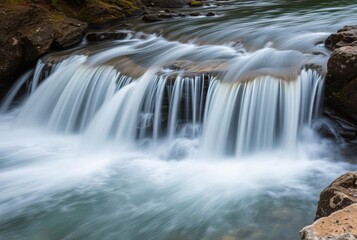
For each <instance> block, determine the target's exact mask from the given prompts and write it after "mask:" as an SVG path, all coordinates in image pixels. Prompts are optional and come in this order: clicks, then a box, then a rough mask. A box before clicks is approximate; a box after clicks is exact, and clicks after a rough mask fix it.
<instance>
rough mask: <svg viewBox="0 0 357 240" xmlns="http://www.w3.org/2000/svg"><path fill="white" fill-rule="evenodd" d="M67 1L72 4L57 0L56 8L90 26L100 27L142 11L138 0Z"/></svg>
mask: <svg viewBox="0 0 357 240" xmlns="http://www.w3.org/2000/svg"><path fill="white" fill-rule="evenodd" d="M68 2H72V4H69V3H68V4H66V3H65V2H64V1H58V4H57V5H56V9H57V10H60V11H62V12H65V13H66V15H67V16H68V17H71V18H75V19H78V20H80V21H83V22H86V23H87V24H88V25H89V27H91V28H101V27H103V26H106V25H109V24H112V23H117V22H118V21H122V20H125V19H127V18H129V17H133V16H140V15H141V14H142V13H143V12H144V10H143V7H144V6H143V4H142V3H141V1H140V0H125V1H123V0H96V1H83V2H82V3H80V4H75V3H73V1H68Z"/></svg>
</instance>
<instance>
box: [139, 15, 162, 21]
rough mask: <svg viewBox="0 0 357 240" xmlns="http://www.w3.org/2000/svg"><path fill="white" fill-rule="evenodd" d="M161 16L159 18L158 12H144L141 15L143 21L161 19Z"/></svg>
mask: <svg viewBox="0 0 357 240" xmlns="http://www.w3.org/2000/svg"><path fill="white" fill-rule="evenodd" d="M162 20H163V19H162V18H159V16H158V14H146V15H145V16H144V17H143V21H145V22H159V21H162Z"/></svg>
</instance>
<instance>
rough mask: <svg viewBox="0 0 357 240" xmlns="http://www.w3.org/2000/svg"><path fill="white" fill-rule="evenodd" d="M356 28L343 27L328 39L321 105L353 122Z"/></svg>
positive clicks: (356, 105) (355, 113) (356, 99)
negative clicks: (323, 101) (329, 55)
mask: <svg viewBox="0 0 357 240" xmlns="http://www.w3.org/2000/svg"><path fill="white" fill-rule="evenodd" d="M356 43H357V26H346V27H344V28H342V29H340V30H339V31H338V32H337V33H335V34H332V35H331V36H329V37H328V38H327V39H326V41H325V45H326V46H327V47H329V48H331V49H333V52H332V54H331V57H330V59H329V61H328V64H327V71H328V73H327V76H326V81H325V86H326V87H325V102H326V105H327V106H328V107H331V108H333V109H334V110H335V111H337V112H339V113H341V114H343V115H344V116H345V117H346V118H348V119H350V120H353V121H357V44H356Z"/></svg>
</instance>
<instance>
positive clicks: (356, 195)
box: [315, 172, 357, 220]
mask: <svg viewBox="0 0 357 240" xmlns="http://www.w3.org/2000/svg"><path fill="white" fill-rule="evenodd" d="M354 203H357V172H350V173H346V174H344V175H342V176H340V177H339V178H337V179H336V180H335V181H334V182H332V183H331V185H330V186H328V187H327V188H326V189H325V190H323V191H322V192H321V194H320V200H319V203H318V207H317V212H316V218H315V220H317V219H319V218H322V217H327V216H329V215H330V214H331V213H333V212H335V211H338V210H341V209H343V208H345V207H347V206H349V205H351V204H354Z"/></svg>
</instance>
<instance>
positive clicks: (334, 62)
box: [326, 46, 357, 92]
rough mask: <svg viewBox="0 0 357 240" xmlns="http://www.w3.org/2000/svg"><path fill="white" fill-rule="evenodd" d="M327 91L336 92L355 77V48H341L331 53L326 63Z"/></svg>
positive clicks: (356, 68) (356, 49)
mask: <svg viewBox="0 0 357 240" xmlns="http://www.w3.org/2000/svg"><path fill="white" fill-rule="evenodd" d="M327 69H328V74H327V79H328V82H327V83H326V84H328V86H329V88H330V89H329V90H330V91H333V92H338V91H340V90H342V89H343V88H344V86H346V84H348V83H349V82H350V81H351V80H353V78H355V77H357V47H351V46H346V47H341V48H338V49H336V50H335V51H333V53H332V54H331V57H330V59H329V60H328V63H327Z"/></svg>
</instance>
